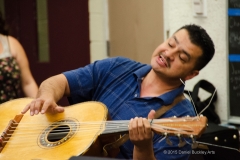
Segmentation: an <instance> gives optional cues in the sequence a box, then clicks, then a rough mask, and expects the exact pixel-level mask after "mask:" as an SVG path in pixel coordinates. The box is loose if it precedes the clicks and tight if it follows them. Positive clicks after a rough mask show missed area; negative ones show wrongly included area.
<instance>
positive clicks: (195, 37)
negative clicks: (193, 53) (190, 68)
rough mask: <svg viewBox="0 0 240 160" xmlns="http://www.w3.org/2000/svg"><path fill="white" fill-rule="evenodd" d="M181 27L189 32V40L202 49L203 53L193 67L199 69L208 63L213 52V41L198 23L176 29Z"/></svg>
mask: <svg viewBox="0 0 240 160" xmlns="http://www.w3.org/2000/svg"><path fill="white" fill-rule="evenodd" d="M181 29H185V30H186V31H187V32H188V34H189V39H190V41H191V42H192V43H193V44H195V45H197V46H199V47H200V48H201V49H202V52H203V54H202V56H201V57H199V59H198V61H197V63H196V65H195V68H194V69H196V70H201V69H202V68H204V67H205V66H206V65H207V64H208V62H209V61H210V60H211V59H212V57H213V56H214V53H215V48H214V43H213V41H212V39H211V37H210V36H209V35H208V33H207V32H206V30H205V29H203V28H202V27H200V26H198V25H195V24H190V25H185V26H183V27H181V28H180V29H178V30H177V31H179V30H181Z"/></svg>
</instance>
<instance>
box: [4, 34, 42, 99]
mask: <svg viewBox="0 0 240 160" xmlns="http://www.w3.org/2000/svg"><path fill="white" fill-rule="evenodd" d="M8 40H9V45H10V50H11V54H12V55H13V57H15V58H16V60H17V63H18V65H19V67H20V72H21V86H22V89H23V92H24V94H25V96H27V97H36V95H37V91H38V86H37V84H36V82H35V80H34V78H33V76H32V73H31V71H30V68H29V63H28V59H27V56H26V53H25V51H24V49H23V47H22V45H21V44H20V43H19V41H18V40H17V39H15V38H14V37H11V36H8Z"/></svg>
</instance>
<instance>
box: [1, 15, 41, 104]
mask: <svg viewBox="0 0 240 160" xmlns="http://www.w3.org/2000/svg"><path fill="white" fill-rule="evenodd" d="M8 34H9V33H8V30H7V29H6V24H5V21H4V19H3V17H2V14H1V12H0V103H4V102H6V101H9V100H12V99H16V98H19V97H20V96H21V93H22V91H23V94H24V95H25V96H27V97H33V98H34V97H35V96H36V95H37V91H38V86H37V83H36V82H35V80H34V78H33V76H32V73H31V71H30V68H29V63H28V59H27V56H26V53H25V51H24V49H23V47H22V45H21V44H20V42H19V41H18V40H17V39H16V38H14V37H12V36H10V35H8Z"/></svg>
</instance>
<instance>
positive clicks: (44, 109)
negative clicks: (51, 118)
mask: <svg viewBox="0 0 240 160" xmlns="http://www.w3.org/2000/svg"><path fill="white" fill-rule="evenodd" d="M50 107H51V109H52V112H53V111H54V108H56V107H57V104H51V103H50V102H49V101H45V102H44V103H43V106H42V109H41V114H44V113H45V112H46V111H47V110H48V109H49V108H50Z"/></svg>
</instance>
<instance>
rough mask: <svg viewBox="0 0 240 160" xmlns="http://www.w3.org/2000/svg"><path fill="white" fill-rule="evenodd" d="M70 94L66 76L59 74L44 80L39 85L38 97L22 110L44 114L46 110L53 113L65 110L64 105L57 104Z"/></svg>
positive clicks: (32, 113)
mask: <svg viewBox="0 0 240 160" xmlns="http://www.w3.org/2000/svg"><path fill="white" fill-rule="evenodd" d="M69 94H70V89H69V86H68V82H67V79H66V77H65V76H64V75H63V74H59V75H56V76H53V77H50V78H48V79H46V80H45V81H43V82H42V83H41V85H40V87H39V91H38V93H37V97H36V99H35V100H33V101H32V102H31V103H30V104H28V105H27V106H26V107H25V108H24V109H23V111H22V113H26V112H27V111H28V110H30V115H34V114H35V115H37V114H38V113H39V112H41V113H42V114H43V113H45V112H46V111H49V112H52V113H58V112H63V111H64V109H63V107H60V106H58V105H57V102H58V101H59V100H60V99H61V98H62V97H63V96H64V95H66V96H68V95H69Z"/></svg>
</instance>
